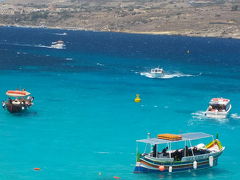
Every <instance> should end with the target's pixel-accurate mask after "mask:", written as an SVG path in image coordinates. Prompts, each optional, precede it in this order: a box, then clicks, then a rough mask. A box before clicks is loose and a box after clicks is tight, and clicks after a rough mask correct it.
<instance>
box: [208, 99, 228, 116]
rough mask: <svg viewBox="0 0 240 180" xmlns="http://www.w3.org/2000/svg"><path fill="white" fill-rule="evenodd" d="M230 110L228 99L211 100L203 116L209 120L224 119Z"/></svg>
mask: <svg viewBox="0 0 240 180" xmlns="http://www.w3.org/2000/svg"><path fill="white" fill-rule="evenodd" d="M231 108H232V106H231V104H230V100H229V99H225V98H212V99H211V100H210V102H209V106H208V108H207V110H206V112H205V115H206V117H209V118H226V117H227V115H228V114H229V112H230V110H231Z"/></svg>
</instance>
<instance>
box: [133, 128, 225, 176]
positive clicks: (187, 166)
mask: <svg viewBox="0 0 240 180" xmlns="http://www.w3.org/2000/svg"><path fill="white" fill-rule="evenodd" d="M204 138H211V142H210V143H209V144H207V145H205V144H203V143H200V144H197V145H195V146H193V143H194V141H199V140H202V139H204ZM139 143H145V152H144V153H139V152H138V149H139V148H138V147H139ZM174 146H176V148H173V147H174ZM163 147H164V148H163ZM179 147H182V148H179ZM162 148H163V149H162ZM224 149H225V147H223V146H222V144H221V142H220V141H219V140H218V139H214V138H213V136H212V135H210V134H206V133H201V132H199V133H198V132H197V133H186V134H179V135H174V134H161V135H158V137H157V138H150V137H148V138H147V139H142V140H137V158H136V161H137V162H136V167H135V169H134V172H135V173H148V172H159V173H164V172H169V173H172V172H179V171H189V170H196V169H202V168H209V167H213V166H216V165H217V161H218V157H219V156H220V155H221V154H222V152H223V151H224Z"/></svg>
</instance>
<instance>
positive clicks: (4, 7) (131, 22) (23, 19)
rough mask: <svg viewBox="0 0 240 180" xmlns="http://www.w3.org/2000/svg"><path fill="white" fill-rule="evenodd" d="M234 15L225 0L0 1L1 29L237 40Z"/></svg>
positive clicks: (237, 10) (235, 6)
mask: <svg viewBox="0 0 240 180" xmlns="http://www.w3.org/2000/svg"><path fill="white" fill-rule="evenodd" d="M60 4H61V5H60ZM239 17H240V2H239V3H236V2H233V1H231V0H211V1H209V0H202V1H194V0H192V1H188V0H159V1H151V2H150V1H145V0H142V1H136V0H125V1H121V2H119V1H115V0H92V1H87V0H71V1H68V0H61V2H60V0H52V1H50V0H45V1H44V2H38V1H36V0H18V1H15V0H5V1H3V2H0V25H2V26H20V27H38V28H39V27H42V28H43V27H46V28H54V29H69V30H86V31H104V32H105V31H107V32H123V33H137V34H161V35H163V34H164V35H183V36H197V37H222V38H238V39H239V38H240V18H239Z"/></svg>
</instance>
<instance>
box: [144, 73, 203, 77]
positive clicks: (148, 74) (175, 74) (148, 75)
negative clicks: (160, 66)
mask: <svg viewBox="0 0 240 180" xmlns="http://www.w3.org/2000/svg"><path fill="white" fill-rule="evenodd" d="M140 75H142V76H145V77H148V78H158V79H171V78H178V77H193V76H199V75H201V74H198V75H192V74H183V73H179V72H175V73H164V75H163V76H160V77H154V76H153V75H152V74H151V73H150V72H141V73H140Z"/></svg>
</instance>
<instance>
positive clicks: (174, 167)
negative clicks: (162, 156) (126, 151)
mask: <svg viewBox="0 0 240 180" xmlns="http://www.w3.org/2000/svg"><path fill="white" fill-rule="evenodd" d="M223 150H224V148H223V149H222V150H221V151H220V152H216V153H210V154H205V155H200V156H191V157H186V158H187V159H188V161H184V160H182V161H173V162H160V161H158V160H156V159H152V158H149V157H144V156H142V157H141V158H139V160H138V162H137V163H136V166H135V169H134V173H148V172H158V173H166V172H169V173H174V172H181V171H189V170H195V169H203V168H211V167H214V166H216V165H217V162H218V157H219V156H220V155H221V154H222V152H223ZM210 157H212V162H210ZM194 163H195V165H194Z"/></svg>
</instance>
